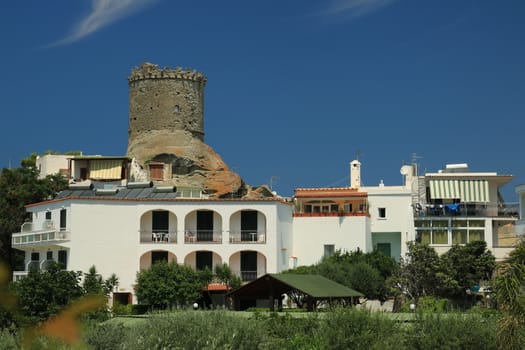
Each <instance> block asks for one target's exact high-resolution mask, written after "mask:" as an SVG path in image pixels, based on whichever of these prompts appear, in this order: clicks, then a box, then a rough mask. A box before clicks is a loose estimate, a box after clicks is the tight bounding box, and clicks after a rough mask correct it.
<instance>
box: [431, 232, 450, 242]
mask: <svg viewBox="0 0 525 350" xmlns="http://www.w3.org/2000/svg"><path fill="white" fill-rule="evenodd" d="M432 244H448V230H433V231H432Z"/></svg>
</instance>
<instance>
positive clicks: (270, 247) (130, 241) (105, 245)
mask: <svg viewBox="0 0 525 350" xmlns="http://www.w3.org/2000/svg"><path fill="white" fill-rule="evenodd" d="M64 208H65V209H66V210H67V229H66V231H67V232H68V235H69V237H70V240H69V241H67V242H64V243H61V247H60V248H57V247H56V246H55V247H46V246H40V247H37V246H33V249H29V250H27V251H26V259H27V262H29V261H30V256H31V252H32V251H40V250H41V259H43V257H45V252H46V251H47V250H58V249H64V248H66V249H67V250H68V266H67V269H68V270H75V271H83V272H87V271H88V270H89V268H90V267H91V266H93V265H95V267H96V269H97V271H98V273H99V274H100V275H102V277H103V278H108V277H109V276H110V275H111V274H116V275H117V277H118V278H119V291H121V292H133V285H134V284H135V280H136V273H137V272H138V271H139V270H140V268H141V266H142V267H149V264H150V263H151V252H152V251H166V252H168V256H169V260H170V261H177V262H178V263H180V264H183V263H187V264H188V265H190V266H194V265H195V261H194V260H195V259H194V257H195V252H196V251H211V252H212V253H213V263H214V264H216V263H228V264H230V268H232V270H233V271H237V272H238V271H240V265H239V264H240V252H241V251H254V252H257V254H258V259H257V265H258V266H257V272H258V275H263V274H264V273H276V272H280V271H282V270H283V269H287V268H288V259H287V258H283V252H285V251H288V250H290V249H291V239H290V237H291V236H292V233H291V217H292V206H291V205H289V204H286V203H282V202H278V201H251V202H247V201H200V200H197V201H179V202H177V201H172V202H168V201H166V202H148V201H120V200H97V201H94V200H79V199H75V200H64V201H55V202H49V203H47V204H46V203H43V204H41V205H38V206H34V207H31V208H30V211H33V212H37V214H34V215H33V217H34V223H33V227H40V226H41V224H42V223H43V220H44V219H45V211H46V210H47V209H49V210H51V212H52V220H53V221H54V222H55V225H56V227H57V228H58V225H59V224H58V222H59V218H60V210H61V209H64ZM152 210H167V211H169V212H170V215H169V222H170V228H169V230H170V232H171V233H173V234H174V235H176V242H173V243H167V242H153V241H151V240H149V239H148V240H147V241H145V240H144V238H145V237H146V238H149V237H148V235H144V234H143V236H142V241H141V234H140V231H141V229H142V230H144V228H145V227H146V228H147V227H149V228H150V229H151V211H152ZM197 210H211V211H213V212H214V230H215V231H217V232H218V233H219V234H222V243H210V242H196V243H191V244H186V243H185V242H184V232H185V230H187V229H189V228H193V229H195V228H196V227H195V221H194V220H196V215H195V213H196V211H197ZM241 210H256V211H257V212H258V226H259V231H261V232H264V234H265V240H266V241H265V242H263V243H261V242H248V243H247V242H241V243H236V244H232V243H230V240H229V232H230V231H234V230H232V228H231V227H230V225H232V226H234V228H235V230H236V231H238V230H239V228H240V223H239V220H240V215H239V212H240V211H241ZM141 218H142V223H141ZM192 220H193V221H192ZM35 225H36V226H35ZM38 225H40V226H38ZM172 226H175V227H172ZM33 230H34V229H33ZM54 258H55V259H56V256H55V257H54ZM232 263H233V265H235V266H232V265H231V264H232Z"/></svg>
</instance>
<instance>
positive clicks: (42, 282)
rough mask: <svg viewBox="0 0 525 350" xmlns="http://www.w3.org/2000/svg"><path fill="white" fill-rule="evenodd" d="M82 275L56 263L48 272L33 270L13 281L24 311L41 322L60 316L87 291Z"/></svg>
mask: <svg viewBox="0 0 525 350" xmlns="http://www.w3.org/2000/svg"><path fill="white" fill-rule="evenodd" d="M80 275H81V274H80V272H74V271H66V270H62V269H61V268H60V266H59V265H58V263H55V262H52V263H50V264H49V265H48V266H47V270H45V271H37V270H31V271H29V273H28V275H27V276H26V277H25V278H23V279H21V280H19V281H16V282H13V283H12V288H13V292H14V294H15V295H16V297H17V298H18V300H19V304H20V313H21V314H22V315H23V316H25V317H26V318H27V319H28V320H29V321H37V322H38V321H43V320H46V319H48V318H49V317H51V316H54V315H56V314H57V313H58V312H59V311H60V310H61V309H63V308H64V307H65V306H67V305H69V304H70V303H71V302H72V301H74V300H77V299H78V298H80V297H81V296H82V295H83V294H84V293H83V291H82V287H81V286H80Z"/></svg>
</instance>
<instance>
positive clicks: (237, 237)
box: [229, 210, 266, 244]
mask: <svg viewBox="0 0 525 350" xmlns="http://www.w3.org/2000/svg"><path fill="white" fill-rule="evenodd" d="M229 239H230V243H242V244H249V243H266V216H265V215H264V213H262V212H260V211H257V210H240V211H237V212H235V213H233V214H232V216H231V217H230V234H229Z"/></svg>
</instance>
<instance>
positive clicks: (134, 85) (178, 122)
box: [126, 63, 272, 198]
mask: <svg viewBox="0 0 525 350" xmlns="http://www.w3.org/2000/svg"><path fill="white" fill-rule="evenodd" d="M206 82H207V79H206V77H205V76H204V75H203V74H202V73H199V72H197V71H195V70H191V69H182V68H176V69H170V68H159V66H158V65H155V64H151V63H143V64H142V65H141V66H140V67H138V68H134V69H132V70H131V74H130V76H129V77H128V84H129V130H128V131H129V135H128V149H127V152H126V155H127V156H128V157H130V158H132V159H133V161H132V171H131V173H130V180H131V181H146V180H148V181H153V182H154V183H156V184H158V185H174V186H175V187H177V188H179V187H180V188H184V187H190V188H192V189H195V188H199V189H201V190H202V191H203V193H206V194H208V195H209V196H210V197H217V198H232V197H251V198H257V197H261V196H263V197H266V196H268V193H266V192H269V191H265V190H264V189H263V188H262V187H261V188H252V187H251V186H249V185H247V184H245V183H244V181H243V180H242V178H241V177H240V176H239V175H238V174H236V173H234V172H233V171H231V170H230V169H229V168H228V166H227V165H226V163H225V162H224V161H223V160H222V158H221V157H220V156H219V155H218V154H217V153H215V151H214V150H213V149H212V148H211V147H210V146H208V145H207V144H205V143H204V87H205V85H206ZM269 195H272V194H271V193H270V194H269Z"/></svg>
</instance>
